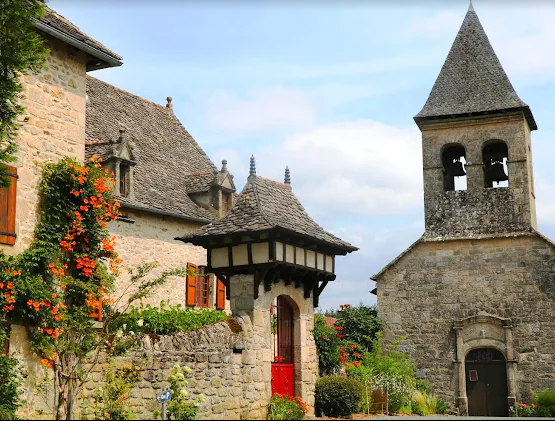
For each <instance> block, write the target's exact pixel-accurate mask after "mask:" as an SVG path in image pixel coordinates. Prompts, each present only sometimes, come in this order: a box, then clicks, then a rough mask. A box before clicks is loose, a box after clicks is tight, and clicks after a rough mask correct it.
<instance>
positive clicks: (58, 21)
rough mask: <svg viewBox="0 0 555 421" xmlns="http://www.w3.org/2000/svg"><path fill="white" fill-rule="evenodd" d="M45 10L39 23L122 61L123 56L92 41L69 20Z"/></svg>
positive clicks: (52, 11) (49, 9)
mask: <svg viewBox="0 0 555 421" xmlns="http://www.w3.org/2000/svg"><path fill="white" fill-rule="evenodd" d="M45 9H46V13H45V15H44V17H42V18H41V19H39V21H41V22H43V23H45V24H47V25H48V26H50V27H52V28H54V29H57V30H59V31H61V32H63V33H64V34H66V35H69V36H71V37H73V38H75V39H77V40H79V41H81V42H83V43H85V44H87V45H89V46H91V47H93V48H96V49H97V50H100V51H102V52H103V53H105V54H108V55H109V56H112V57H113V58H115V59H117V60H121V59H122V58H121V56H119V55H118V54H116V53H114V52H113V51H112V50H110V49H108V48H106V47H105V46H104V45H102V44H101V43H100V42H98V41H96V40H94V39H92V38H91V37H89V36H88V35H87V34H85V33H84V32H82V31H81V30H80V29H79V28H78V27H77V26H75V25H74V24H73V23H71V22H70V21H69V20H67V19H66V18H64V17H63V16H61V15H59V14H58V13H56V12H55V11H54V10H52V9H51V8H49V7H48V6H46V7H45Z"/></svg>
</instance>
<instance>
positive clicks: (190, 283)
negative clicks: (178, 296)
mask: <svg viewBox="0 0 555 421" xmlns="http://www.w3.org/2000/svg"><path fill="white" fill-rule="evenodd" d="M185 294H186V297H187V298H186V305H188V306H191V307H194V306H195V305H196V304H197V266H196V265H193V264H192V263H187V292H186V293H185Z"/></svg>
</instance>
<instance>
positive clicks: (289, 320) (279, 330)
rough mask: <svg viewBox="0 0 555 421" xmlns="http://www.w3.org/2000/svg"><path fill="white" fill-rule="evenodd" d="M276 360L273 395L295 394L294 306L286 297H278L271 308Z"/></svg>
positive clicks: (292, 395)
mask: <svg viewBox="0 0 555 421" xmlns="http://www.w3.org/2000/svg"><path fill="white" fill-rule="evenodd" d="M271 313H272V314H271V317H272V334H273V337H274V361H273V363H272V395H273V394H274V393H279V394H280V395H287V396H291V397H294V396H295V368H294V355H293V354H294V342H293V338H294V335H293V324H294V319H293V307H292V306H291V304H289V302H288V301H287V299H286V298H285V297H282V296H279V297H278V298H277V305H276V306H272V308H271Z"/></svg>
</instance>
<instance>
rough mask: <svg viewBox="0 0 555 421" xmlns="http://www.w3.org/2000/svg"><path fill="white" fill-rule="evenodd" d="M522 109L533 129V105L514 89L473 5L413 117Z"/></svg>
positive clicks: (534, 125)
mask: <svg viewBox="0 0 555 421" xmlns="http://www.w3.org/2000/svg"><path fill="white" fill-rule="evenodd" d="M508 110H521V111H523V112H524V115H525V117H526V120H527V122H528V125H529V126H530V129H531V130H536V129H537V125H536V122H535V120H534V116H533V115H532V112H531V111H530V108H529V107H528V105H527V104H526V103H524V102H523V101H522V100H521V99H520V98H519V97H518V95H517V93H516V92H515V90H514V88H513V86H512V85H511V82H510V81H509V78H508V77H507V74H506V73H505V71H504V70H503V67H502V66H501V63H500V62H499V59H498V58H497V55H496V54H495V51H494V50H493V48H492V46H491V44H490V42H489V39H488V37H487V35H486V33H485V32H484V28H483V27H482V24H481V23H480V20H479V19H478V15H477V14H476V12H475V11H474V8H473V7H472V5H471V6H470V8H469V9H468V12H467V14H466V17H465V18H464V21H463V23H462V25H461V28H460V29H459V33H458V34H457V37H456V38H455V41H454V42H453V45H452V46H451V50H450V51H449V54H448V56H447V59H446V60H445V63H444V64H443V67H442V68H441V71H440V73H439V76H438V77H437V79H436V82H435V84H434V86H433V88H432V91H431V92H430V96H429V97H428V100H427V101H426V104H425V105H424V107H423V108H422V110H421V111H420V112H419V113H418V114H417V115H416V116H415V117H414V119H415V121H416V123H417V124H419V123H420V121H423V120H427V119H433V118H447V117H454V116H465V115H476V114H485V113H492V112H499V111H508Z"/></svg>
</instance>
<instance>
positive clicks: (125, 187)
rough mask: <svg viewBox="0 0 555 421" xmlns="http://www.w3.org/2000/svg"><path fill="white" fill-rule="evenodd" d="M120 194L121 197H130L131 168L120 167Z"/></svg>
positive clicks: (126, 166)
mask: <svg viewBox="0 0 555 421" xmlns="http://www.w3.org/2000/svg"><path fill="white" fill-rule="evenodd" d="M119 194H120V196H123V197H127V196H129V166H128V165H121V164H120V167H119Z"/></svg>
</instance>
